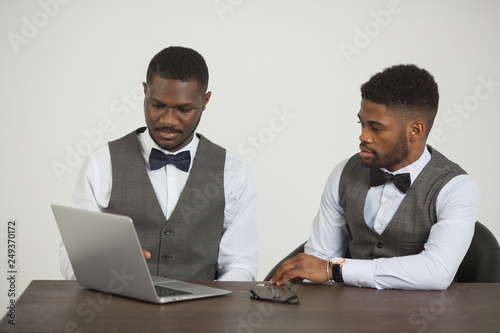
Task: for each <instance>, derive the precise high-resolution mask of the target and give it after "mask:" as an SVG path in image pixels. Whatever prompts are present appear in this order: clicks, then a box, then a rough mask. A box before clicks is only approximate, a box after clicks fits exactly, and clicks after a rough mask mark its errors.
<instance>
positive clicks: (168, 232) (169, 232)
mask: <svg viewBox="0 0 500 333" xmlns="http://www.w3.org/2000/svg"><path fill="white" fill-rule="evenodd" d="M163 233H164V234H165V235H170V234H173V233H174V232H173V231H172V230H165V231H164V232H163Z"/></svg>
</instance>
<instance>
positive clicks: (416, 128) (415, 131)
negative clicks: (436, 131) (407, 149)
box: [409, 120, 425, 142]
mask: <svg viewBox="0 0 500 333" xmlns="http://www.w3.org/2000/svg"><path fill="white" fill-rule="evenodd" d="M409 132H410V134H409V140H410V142H415V141H418V140H420V139H421V138H423V137H424V133H425V124H424V123H423V122H422V121H420V120H415V121H413V122H411V123H410V131H409Z"/></svg>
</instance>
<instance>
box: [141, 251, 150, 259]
mask: <svg viewBox="0 0 500 333" xmlns="http://www.w3.org/2000/svg"><path fill="white" fill-rule="evenodd" d="M142 254H144V258H146V259H149V258H151V253H149V252H148V251H145V250H142Z"/></svg>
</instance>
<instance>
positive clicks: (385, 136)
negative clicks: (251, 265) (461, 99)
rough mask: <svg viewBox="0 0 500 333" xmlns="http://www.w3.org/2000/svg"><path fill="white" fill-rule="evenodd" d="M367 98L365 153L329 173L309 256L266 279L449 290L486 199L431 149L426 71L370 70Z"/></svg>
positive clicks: (430, 80) (431, 92)
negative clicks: (482, 201) (428, 140)
mask: <svg viewBox="0 0 500 333" xmlns="http://www.w3.org/2000/svg"><path fill="white" fill-rule="evenodd" d="M361 97H362V99H361V108H360V111H359V113H358V118H359V123H360V124H361V135H360V137H359V139H360V141H361V143H360V145H359V147H360V152H359V154H356V155H354V156H353V157H351V158H350V159H347V160H345V161H343V162H341V163H340V164H339V165H338V166H337V167H336V168H335V169H334V170H333V172H332V173H331V175H330V177H329V179H328V181H327V183H326V186H325V189H324V193H323V196H322V199H321V204H320V208H319V212H318V215H317V216H316V218H315V220H314V223H313V225H312V229H311V236H310V238H309V240H308V242H307V243H306V245H305V253H306V254H299V255H297V256H295V257H293V258H291V259H289V260H287V261H285V262H284V263H283V264H282V265H281V266H280V267H279V269H278V270H277V272H276V274H275V275H274V277H273V278H272V279H271V281H270V282H271V283H276V284H278V285H281V284H283V283H285V282H286V281H288V280H291V279H292V280H296V279H308V280H310V281H313V282H318V283H321V282H326V281H332V280H333V281H337V282H344V283H345V284H347V285H352V286H359V287H371V288H377V289H386V288H393V289H436V290H442V289H446V288H447V287H448V286H449V285H450V283H451V282H452V281H453V278H454V276H455V274H456V272H457V270H458V267H459V265H460V263H461V262H462V260H463V258H464V256H465V254H466V252H467V249H468V248H469V245H470V242H471V240H472V236H473V234H474V224H475V221H476V219H477V214H478V209H479V201H480V196H481V195H480V189H479V187H478V185H477V184H476V182H475V181H474V180H473V179H472V178H471V177H470V176H468V175H467V174H466V173H465V171H464V170H463V169H462V168H460V166H458V165H457V164H455V163H453V162H452V161H450V160H448V159H447V158H446V157H444V156H443V155H442V154H440V153H439V152H438V151H437V150H435V149H433V148H432V147H430V146H428V145H426V140H427V137H428V136H429V132H430V130H431V127H432V124H433V121H434V118H435V117H436V113H437V109H438V102H439V93H438V86H437V84H436V82H435V81H434V77H433V76H432V75H431V74H429V73H428V72H427V71H426V70H424V69H421V68H418V67H417V66H415V65H398V66H393V67H390V68H387V69H385V70H384V71H382V72H380V73H377V74H375V75H374V76H372V77H371V78H370V80H369V81H368V82H366V83H365V84H363V85H362V86H361ZM346 250H348V251H349V253H350V259H348V258H344V256H345V254H346Z"/></svg>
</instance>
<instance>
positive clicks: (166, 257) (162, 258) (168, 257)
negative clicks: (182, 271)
mask: <svg viewBox="0 0 500 333" xmlns="http://www.w3.org/2000/svg"><path fill="white" fill-rule="evenodd" d="M170 258H172V256H169V255H166V254H164V255H162V256H161V260H168V259H170Z"/></svg>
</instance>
